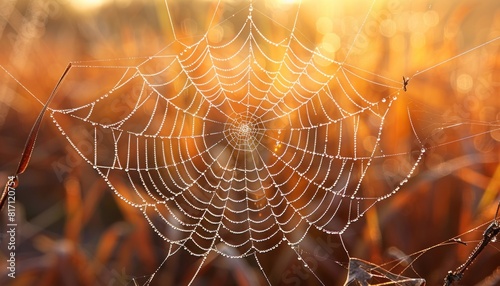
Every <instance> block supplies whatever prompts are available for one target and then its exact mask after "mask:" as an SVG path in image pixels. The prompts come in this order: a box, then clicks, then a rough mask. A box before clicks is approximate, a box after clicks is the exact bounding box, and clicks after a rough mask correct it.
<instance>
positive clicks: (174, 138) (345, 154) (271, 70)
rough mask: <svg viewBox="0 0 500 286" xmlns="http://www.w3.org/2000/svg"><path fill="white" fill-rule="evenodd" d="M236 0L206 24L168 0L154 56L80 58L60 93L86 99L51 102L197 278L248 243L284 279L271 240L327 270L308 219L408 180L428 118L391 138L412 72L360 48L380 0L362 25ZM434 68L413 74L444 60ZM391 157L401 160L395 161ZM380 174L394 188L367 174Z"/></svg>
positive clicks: (56, 115)
mask: <svg viewBox="0 0 500 286" xmlns="http://www.w3.org/2000/svg"><path fill="white" fill-rule="evenodd" d="M223 4H224V3H221V2H218V3H215V4H214V5H208V9H209V11H210V13H208V15H209V16H208V17H207V19H206V20H207V21H206V22H207V23H208V24H207V26H206V28H204V29H203V32H201V33H198V34H195V35H193V31H194V30H195V28H193V27H186V26H184V27H183V28H182V29H181V28H180V29H176V28H175V27H176V25H175V24H174V23H173V22H172V21H174V20H175V19H174V16H173V15H172V14H171V13H170V11H169V10H168V8H169V3H166V5H167V11H168V13H169V14H168V16H169V20H170V21H171V22H170V25H171V27H172V35H173V38H174V41H173V42H172V43H171V44H169V45H168V46H167V47H166V48H165V49H164V50H162V51H160V52H159V53H157V54H155V55H154V56H151V57H147V58H130V59H120V60H106V61H101V62H99V61H95V62H81V63H73V64H72V67H71V70H70V72H69V73H68V76H67V77H66V78H65V79H64V80H65V83H70V84H66V85H63V86H61V89H60V90H59V92H58V93H60V95H61V96H62V95H63V94H64V95H65V96H68V95H69V96H70V97H71V99H72V103H71V105H73V106H65V107H64V108H57V109H56V108H51V109H50V116H51V118H52V121H53V122H54V124H55V125H56V126H57V128H58V129H59V130H60V131H61V133H62V135H63V136H64V137H65V138H66V139H67V141H68V142H69V144H70V145H71V146H72V147H73V148H74V149H75V150H76V152H77V153H78V154H79V155H80V156H81V157H82V158H83V159H84V160H85V161H86V162H87V163H88V164H89V165H91V166H92V167H93V168H94V169H95V170H96V172H97V173H98V174H99V175H100V176H101V177H102V178H103V179H104V180H105V181H106V183H107V184H108V186H109V187H110V189H111V190H112V191H113V192H114V194H115V195H116V196H118V197H119V198H120V199H121V200H123V201H124V202H126V203H127V204H129V205H130V206H131V207H133V208H136V209H137V210H139V211H140V212H142V213H143V214H144V217H145V219H147V221H148V222H149V224H150V225H151V227H152V229H153V230H154V231H155V232H156V233H157V234H158V236H159V237H161V238H162V239H164V240H165V241H166V242H168V244H169V253H168V256H167V257H166V262H167V263H168V258H169V257H170V256H172V255H174V254H176V253H177V252H178V251H179V250H185V251H187V252H188V253H189V254H190V255H192V256H198V257H201V261H200V262H199V267H198V270H197V271H196V272H195V273H194V275H193V277H192V280H191V281H189V283H192V282H195V281H196V276H197V273H198V271H199V269H200V268H201V267H202V266H203V264H204V263H205V261H206V260H207V258H208V257H209V254H211V253H216V254H220V255H222V256H225V257H230V258H244V257H248V256H251V257H252V258H254V259H255V260H256V263H257V265H258V267H259V268H260V270H261V272H262V274H263V276H264V277H265V279H266V280H267V282H268V283H270V284H272V283H271V282H270V281H269V279H268V278H267V276H266V271H265V270H264V268H263V267H262V266H261V263H260V261H259V258H258V255H260V254H265V253H267V252H272V251H273V250H275V249H277V248H278V247H280V246H282V245H285V246H287V247H290V248H291V249H292V250H293V251H294V253H295V254H296V255H297V257H298V259H299V260H303V261H304V266H305V267H306V268H307V269H309V270H310V271H311V273H312V274H313V275H314V276H316V274H315V272H314V271H313V269H312V267H311V266H310V265H309V264H308V263H307V262H305V259H304V257H303V252H301V251H300V247H301V245H303V244H304V243H306V240H307V235H308V233H310V232H312V231H318V232H323V233H325V234H328V235H332V234H338V235H342V234H344V233H345V232H346V230H347V229H348V228H349V227H350V225H351V224H352V223H353V222H355V221H357V220H359V219H360V218H361V217H363V215H364V214H365V213H366V212H367V211H368V210H369V209H370V208H371V207H373V206H374V205H375V204H377V203H379V202H381V201H383V200H385V199H387V198H389V197H390V196H392V195H394V194H396V193H397V192H398V191H399V190H400V189H401V187H402V186H403V185H404V184H405V183H407V181H408V179H410V178H411V177H412V176H413V175H414V173H415V171H416V169H417V168H418V166H419V164H420V163H421V161H422V159H423V157H424V155H425V153H426V151H428V150H429V147H428V146H427V145H425V144H426V143H427V142H426V141H425V140H422V141H421V140H420V139H419V135H418V134H417V133H416V132H415V130H413V131H414V132H413V133H412V134H410V135H409V137H411V138H412V139H413V144H412V145H411V146H398V147H397V148H394V147H390V145H389V143H390V142H391V140H393V139H394V136H396V135H394V133H395V131H393V130H392V129H391V128H393V126H391V128H387V124H386V122H387V121H388V118H389V117H391V116H395V115H393V114H392V112H393V110H396V109H397V108H394V106H395V105H397V104H398V102H399V101H400V98H401V97H404V91H405V90H406V87H407V86H406V84H404V82H403V80H400V78H401V76H402V74H397V75H396V76H393V77H391V78H388V77H384V76H382V75H381V74H375V73H371V72H370V71H368V70H366V69H365V68H364V63H363V62H362V61H360V60H358V59H357V57H358V56H360V55H362V52H360V51H357V50H356V49H357V48H359V45H358V43H360V42H362V40H363V36H364V35H363V32H362V31H363V30H362V29H363V28H364V27H365V24H366V20H367V19H368V18H369V17H370V15H371V13H372V10H373V8H374V6H375V5H376V4H377V2H376V1H368V3H367V4H364V5H363V9H361V11H358V14H359V15H358V17H357V20H358V21H357V22H355V23H354V26H355V28H354V29H353V30H352V31H348V30H347V31H344V32H343V33H344V34H342V32H338V34H326V35H324V37H323V38H318V39H317V38H315V37H311V36H309V35H305V34H303V33H302V32H301V31H302V30H306V28H307V25H308V24H307V21H306V20H304V19H303V17H302V15H303V14H302V13H305V12H307V11H309V10H307V9H310V8H307V9H306V8H305V7H303V6H304V5H305V4H301V3H299V4H294V5H289V6H286V12H287V13H288V14H289V15H291V17H290V19H291V20H288V21H284V22H282V21H280V20H278V17H275V16H274V14H272V13H270V12H269V7H268V5H269V4H268V3H264V2H262V3H261V2H258V1H255V2H252V1H249V2H245V3H244V4H243V5H241V6H238V5H236V6H234V7H229V8H228V7H226V6H225V5H223ZM231 8H233V9H232V10H231ZM275 8H276V7H275ZM346 9H348V8H346ZM200 22H201V21H200ZM228 30H229V31H230V32H227V31H228ZM497 39H498V38H495V39H494V41H496V40H497ZM486 44H487V43H485V45H486ZM368 46H369V44H368ZM442 64H444V63H443V62H440V63H439V65H442ZM426 68H427V69H425V68H424V69H422V70H421V71H420V72H416V73H414V75H413V76H412V77H411V78H413V77H414V76H419V75H421V74H423V73H425V72H426V71H428V70H429V69H431V68H434V66H428V67H426ZM82 79H85V81H82ZM408 88H409V89H410V88H411V82H410V83H409V86H408ZM397 110H399V109H397ZM408 118H409V119H407V121H404V123H402V124H407V125H411V127H413V125H412V122H411V116H410V115H408ZM488 126H490V127H491V125H488ZM452 127H454V125H450V128H452ZM426 138H427V137H426ZM440 146H441V145H440ZM388 165H391V166H392V167H394V166H395V165H398V166H399V168H392V169H391V171H392V172H391V174H390V175H389V176H388V175H387V173H386V174H382V171H381V169H382V168H384V170H387V166H388ZM367 177H370V178H377V177H378V178H379V180H380V181H381V182H384V183H385V184H386V186H387V187H386V188H380V189H375V190H374V189H372V188H369V187H368V186H367V184H371V183H372V182H368V181H367V180H365V178H367ZM346 252H347V250H346ZM349 267H352V269H356V267H359V269H361V268H364V270H363V271H362V272H356V271H357V270H352V271H353V273H355V274H352V275H351V276H350V278H348V279H347V281H348V282H349V281H352V280H357V281H359V282H360V283H363V282H364V283H367V282H366V281H367V279H368V278H370V277H371V274H369V272H372V273H374V272H375V270H374V269H376V266H375V265H372V264H370V263H367V262H362V261H360V260H356V259H351V261H350V263H349ZM376 271H378V273H381V274H380V276H384V277H386V279H388V280H389V281H392V282H394V283H408V284H405V285H419V284H420V283H422V282H423V281H422V280H421V279H412V278H407V277H403V276H400V275H393V274H392V273H390V272H387V271H385V270H380V269H379V270H376ZM356 273H357V274H356ZM350 274H351V270H350ZM365 274H366V275H367V276H363V275H365ZM153 277H154V274H153V275H151V277H150V280H151V281H152V279H153ZM316 277H317V276H316ZM317 278H318V277H317ZM350 279H351V280H350ZM318 281H319V282H320V283H321V284H323V283H324V282H323V281H321V279H320V278H318ZM149 282H150V281H148V283H149Z"/></svg>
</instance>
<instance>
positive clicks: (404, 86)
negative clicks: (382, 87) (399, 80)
mask: <svg viewBox="0 0 500 286" xmlns="http://www.w3.org/2000/svg"><path fill="white" fill-rule="evenodd" d="M408 82H410V78H409V77H405V76H403V90H404V91H405V92H406V86H407V85H408Z"/></svg>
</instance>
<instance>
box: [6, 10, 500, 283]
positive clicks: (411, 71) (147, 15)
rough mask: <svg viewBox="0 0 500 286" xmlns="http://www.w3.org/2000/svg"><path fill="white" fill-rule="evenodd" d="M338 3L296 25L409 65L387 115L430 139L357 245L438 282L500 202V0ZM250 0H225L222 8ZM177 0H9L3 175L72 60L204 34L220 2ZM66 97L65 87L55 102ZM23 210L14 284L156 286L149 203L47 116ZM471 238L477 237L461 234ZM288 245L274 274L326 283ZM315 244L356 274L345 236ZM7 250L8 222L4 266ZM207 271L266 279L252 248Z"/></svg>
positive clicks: (405, 136)
mask: <svg viewBox="0 0 500 286" xmlns="http://www.w3.org/2000/svg"><path fill="white" fill-rule="evenodd" d="M340 2H343V1H326V0H324V1H312V0H304V1H302V4H301V6H300V14H299V15H300V16H299V21H298V22H297V23H296V24H295V27H296V28H297V30H298V31H300V37H303V38H301V39H303V40H304V41H305V42H307V43H309V44H310V45H311V46H317V47H320V48H321V49H323V52H325V53H329V55H330V56H331V57H332V58H335V59H337V60H341V59H344V58H346V57H347V61H346V63H347V64H349V65H352V66H354V67H357V68H359V69H362V70H364V71H369V72H370V74H371V75H376V76H375V78H378V80H380V81H385V80H386V79H388V81H389V82H391V83H392V84H393V85H396V86H398V84H394V82H400V83H401V86H402V84H403V81H402V77H403V76H406V77H410V81H409V83H408V86H407V89H408V91H407V92H406V93H404V92H402V91H401V95H400V98H399V99H398V100H397V101H396V102H395V106H394V107H393V108H394V112H392V114H394V115H391V116H389V117H388V118H387V122H386V126H385V128H384V129H385V130H386V133H387V136H388V137H386V138H387V140H386V144H387V146H385V147H386V149H388V150H391V151H393V152H397V151H398V150H399V151H400V152H403V153H405V154H407V157H408V158H410V159H411V158H414V156H415V154H414V152H412V150H415V148H416V147H415V146H418V144H417V143H418V142H416V141H418V140H417V139H416V136H415V134H416V135H417V136H418V138H419V139H420V140H421V142H422V144H424V146H425V148H427V151H426V153H425V156H424V158H423V161H422V163H421V164H420V165H419V167H418V170H417V171H416V172H415V173H414V175H413V177H412V178H411V179H410V180H409V182H408V183H407V184H406V185H404V187H403V188H402V190H401V191H400V192H399V193H397V194H396V195H395V196H393V197H391V198H390V199H388V200H386V201H382V202H380V203H378V204H376V205H375V206H374V207H372V208H371V209H370V210H369V211H368V213H367V214H366V215H365V217H364V218H363V219H361V220H360V221H358V222H356V223H355V224H353V225H352V226H351V227H350V228H349V230H348V231H347V232H346V233H345V234H344V235H343V236H342V238H343V242H344V243H345V244H346V247H347V249H348V251H349V256H350V257H356V258H360V259H364V260H367V261H370V262H372V263H374V264H377V265H381V266H382V267H383V268H385V269H387V270H390V271H391V272H393V273H398V274H399V273H401V274H402V275H405V276H408V277H421V278H425V279H426V280H427V283H428V285H439V284H442V281H443V279H444V277H445V275H446V273H447V272H448V271H449V270H454V269H455V268H456V267H458V266H459V265H461V264H462V263H463V262H464V261H465V260H466V259H467V258H468V256H469V254H470V252H471V251H472V250H473V248H474V247H475V246H476V244H477V243H478V242H479V241H480V240H481V238H482V234H483V231H484V229H485V228H486V227H487V225H488V224H489V222H490V221H491V220H492V219H493V218H494V216H495V211H496V209H497V205H498V200H499V189H500V164H499V162H500V99H499V91H500V84H499V83H500V56H499V48H500V39H499V37H500V4H498V1H495V0H487V1H473V0H461V1H444V0H442V1H439V0H437V1H422V0H419V1H404V0H387V1H375V2H372V1H351V2H350V3H349V4H345V3H344V4H342V3H340ZM255 3H256V5H257V3H259V5H260V6H258V7H259V11H263V12H265V14H266V15H268V16H269V17H270V18H272V19H273V20H274V21H277V22H279V23H280V24H282V25H283V26H285V27H287V28H292V27H294V22H293V20H294V17H295V15H296V11H297V7H298V6H297V5H298V1H293V0H290V1H285V0H281V1H280V0H276V1H271V0H269V1H255ZM248 6H249V2H247V1H222V2H221V3H220V4H219V6H218V9H219V10H220V11H224V12H223V13H222V14H221V15H217V17H218V20H219V21H221V22H222V21H223V20H224V19H225V18H226V17H227V18H229V16H228V15H232V14H233V13H237V12H239V11H241V10H242V9H248ZM168 7H169V9H168V10H167V9H166V8H165V3H164V2H163V1H156V2H155V1H133V0H128V1H127V0H121V1H119V0H115V1H111V0H109V1H97V0H94V1H84V3H82V1H70V0H48V1H47V0H44V1H41V0H39V1H37V0H24V1H21V0H19V1H16V0H11V1H7V0H0V37H1V41H0V65H1V66H3V67H4V68H5V70H1V71H0V134H1V135H0V140H1V146H2V147H1V148H0V183H1V184H2V185H3V183H5V182H6V180H7V177H8V176H9V175H11V174H12V173H13V172H14V171H15V169H16V168H17V165H18V163H19V159H20V156H21V152H22V150H23V146H24V143H25V140H26V138H27V136H28V133H29V131H30V129H31V126H32V125H33V123H34V121H35V119H36V116H37V115H38V112H39V111H40V110H41V108H42V105H41V104H40V102H39V101H38V100H40V101H41V102H45V101H46V99H47V98H48V96H49V95H50V92H51V91H52V89H53V87H54V85H55V84H56V83H57V81H58V79H59V78H60V76H61V74H62V72H63V71H64V69H65V67H66V66H67V65H68V63H69V62H89V61H94V60H108V59H117V58H128V57H148V56H152V55H155V54H157V53H158V52H159V51H160V50H162V49H163V48H165V47H166V46H168V45H169V44H171V43H172V42H173V36H174V32H173V31H174V30H175V36H176V37H177V39H180V41H183V42H185V43H192V42H194V41H195V40H196V39H198V38H199V37H200V36H202V35H203V34H204V33H205V32H206V29H207V26H208V23H209V22H210V19H211V16H212V15H214V12H213V11H214V9H215V7H216V3H213V2H211V1H201V0H199V1H194V0H193V1H168ZM370 9H371V10H370ZM168 11H169V12H170V14H169V13H168ZM243 14H244V13H243ZM365 17H366V18H365ZM240 21H241V19H238V17H231V19H230V20H229V23H228V25H225V26H224V27H225V28H224V29H222V30H221V31H219V32H220V33H221V39H224V37H228V38H231V37H232V36H234V32H235V29H236V28H235V27H238V25H241V22H240ZM171 24H173V25H174V29H172V27H171ZM231 27H233V29H231ZM360 27H361V28H360ZM471 49H473V50H471ZM466 51H470V52H467V53H465V52H466ZM174 52H177V51H174ZM430 67H432V68H431V69H428V68H430ZM367 74H368V73H367ZM367 77H368V76H367ZM14 79H15V80H14ZM359 91H360V92H361V93H369V92H370V90H368V89H366V90H364V89H361V90H359ZM37 99H38V100H37ZM67 104H71V103H68V99H65V98H61V97H58V98H55V99H54V101H53V103H52V104H51V107H53V108H59V107H62V106H65V105H67ZM408 114H410V116H408ZM401 118H403V119H401ZM409 118H411V120H410V119H409ZM410 123H411V124H410ZM416 150H417V151H418V150H419V149H416ZM410 159H409V160H410ZM379 167H380V172H378V173H377V174H380V173H381V174H383V176H384V178H380V177H378V178H372V179H370V178H365V179H364V184H366V185H370V184H371V182H374V183H372V185H370V186H365V187H366V188H377V187H378V186H379V185H378V184H379V181H389V184H391V183H394V182H390V177H391V174H392V172H393V173H398V172H399V171H398V170H395V168H396V169H397V168H399V167H400V166H398V162H393V161H391V160H386V161H384V162H383V164H381V165H380V166H379ZM375 173H376V172H375ZM375 173H374V174H375ZM385 183H387V182H385ZM380 186H382V185H380ZM3 213H4V214H2V220H4V221H5V220H6V215H5V210H4V211H3ZM16 219H17V222H18V228H17V238H16V243H17V248H16V279H10V278H8V277H6V273H7V272H5V274H4V273H2V276H1V277H0V281H1V284H2V285H134V281H132V280H131V279H132V278H136V283H137V284H139V285H142V284H144V283H146V282H147V279H149V278H150V275H151V274H152V273H154V272H155V271H156V269H157V267H158V266H159V265H160V264H161V263H162V261H163V260H164V258H165V257H166V255H167V253H168V246H167V244H166V243H165V242H164V241H163V240H161V239H160V238H159V237H158V236H157V235H156V234H155V233H154V232H153V231H152V230H151V228H150V226H149V225H148V223H147V221H146V220H145V219H144V217H143V216H142V214H141V213H140V212H139V211H137V210H135V209H133V208H130V207H128V206H127V205H126V204H124V203H123V202H122V201H121V200H120V199H119V198H117V197H115V196H113V194H112V192H111V191H110V190H109V189H108V187H107V185H106V184H105V182H104V181H103V180H102V178H101V177H99V176H98V175H97V174H96V173H95V171H94V170H92V167H91V166H89V165H87V164H86V163H85V162H84V161H83V160H82V159H81V158H80V157H79V155H78V154H77V153H76V152H75V151H74V150H73V149H72V148H71V146H70V145H69V144H68V142H67V141H66V140H65V139H64V137H63V136H61V135H60V133H59V132H58V131H57V128H56V127H55V126H54V125H53V124H51V122H50V118H48V117H46V118H45V119H44V122H43V126H42V129H41V130H40V134H39V137H38V141H37V145H36V148H35V151H34V153H33V157H32V160H31V164H30V166H29V168H28V170H27V171H26V173H25V174H23V175H22V176H20V186H19V187H18V189H17V193H16ZM457 236H458V237H459V238H460V239H461V240H462V241H464V242H467V245H463V244H460V243H455V242H450V243H447V241H449V240H450V239H452V238H455V237H457ZM318 247H319V248H318ZM277 251H278V253H279V255H277V254H268V255H267V256H266V255H264V257H263V258H262V260H261V261H264V263H263V264H264V265H263V268H264V270H265V271H266V274H267V275H268V277H269V279H270V280H271V283H272V285H318V284H319V282H318V281H317V279H316V278H314V277H313V276H312V275H311V273H309V272H308V270H307V269H305V268H304V267H303V263H301V262H299V261H298V260H297V257H296V255H294V254H293V252H291V251H290V250H289V249H288V250H287V249H281V248H280V249H278V250H277ZM303 251H304V257H306V258H307V261H309V262H310V264H311V265H313V266H314V267H313V268H314V270H315V272H316V273H317V274H318V276H319V277H320V279H321V280H322V281H323V282H324V283H325V284H328V285H330V283H333V284H335V285H338V284H340V285H341V284H342V283H343V281H344V279H345V275H346V274H347V271H346V269H345V268H346V267H347V262H348V256H347V254H346V253H345V251H344V250H343V248H342V247H341V245H340V241H339V238H338V237H337V236H328V235H325V234H324V233H321V232H318V231H311V232H310V233H309V235H308V238H307V239H306V241H305V242H304V246H303ZM8 254H9V252H8V250H7V245H6V240H5V228H3V227H2V242H1V244H0V265H2V267H1V268H0V269H1V270H5V267H4V265H6V259H7V258H8ZM410 254H414V255H413V256H409V257H406V256H407V255H410ZM271 258H272V260H271ZM196 261H197V259H196V258H195V257H191V256H190V255H189V254H182V255H178V256H175V257H173V258H172V259H169V260H168V261H167V263H166V264H165V265H164V266H163V267H162V268H161V269H160V270H159V271H158V273H157V274H156V277H155V279H154V280H153V282H152V283H151V284H152V285H160V284H161V285H183V284H186V283H187V282H188V281H189V280H190V279H191V277H192V276H193V273H194V269H195V268H196V267H195V266H194V265H195V262H196ZM498 261H500V245H499V243H498V242H492V243H491V244H490V245H488V246H487V247H486V249H485V250H484V251H483V252H482V253H481V254H480V255H479V257H478V258H477V260H476V262H475V263H474V264H473V265H472V266H471V267H470V268H469V269H468V271H467V272H466V273H465V276H464V278H463V280H462V282H461V283H462V284H463V285H474V284H477V283H482V284H480V285H496V284H498V283H500V264H499V263H498ZM198 277H199V278H198V279H196V280H195V284H196V285H214V284H218V285H250V284H252V283H251V282H250V281H254V282H255V281H257V282H258V283H260V284H262V285H265V284H266V282H265V280H264V277H263V276H262V273H261V270H260V269H259V266H258V265H256V264H255V261H252V260H251V259H241V260H240V261H238V262H235V260H231V259H227V258H226V259H225V258H223V257H209V259H208V261H207V263H206V266H205V267H203V268H202V270H201V272H200V273H199V274H198ZM495 281H496V282H495ZM160 282H161V283H160Z"/></svg>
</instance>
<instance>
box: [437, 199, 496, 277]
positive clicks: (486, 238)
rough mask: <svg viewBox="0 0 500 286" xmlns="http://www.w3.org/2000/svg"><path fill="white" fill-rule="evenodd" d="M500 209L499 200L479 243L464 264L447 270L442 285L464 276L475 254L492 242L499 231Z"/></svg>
mask: <svg viewBox="0 0 500 286" xmlns="http://www.w3.org/2000/svg"><path fill="white" fill-rule="evenodd" d="M499 209H500V202H499V203H498V206H497V211H496V213H495V219H494V220H493V222H492V223H491V224H490V225H489V226H488V228H487V229H486V230H485V231H484V233H483V239H482V240H481V242H479V244H478V245H477V246H476V248H474V250H473V251H472V253H471V255H470V256H469V258H468V259H467V261H465V263H464V264H462V265H460V266H459V267H457V269H455V271H451V270H450V271H448V274H447V275H446V277H445V278H444V286H449V285H452V284H453V283H454V282H458V281H460V280H461V279H462V277H463V276H464V273H465V271H466V270H467V268H469V266H470V265H471V264H472V262H474V260H475V259H476V258H477V256H478V255H479V254H480V253H481V251H483V249H484V248H485V247H486V246H487V245H488V244H489V243H490V242H494V241H495V240H496V236H497V235H498V233H499V232H500V220H499V218H498V211H499Z"/></svg>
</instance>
